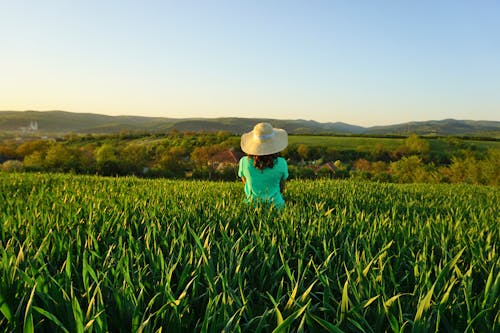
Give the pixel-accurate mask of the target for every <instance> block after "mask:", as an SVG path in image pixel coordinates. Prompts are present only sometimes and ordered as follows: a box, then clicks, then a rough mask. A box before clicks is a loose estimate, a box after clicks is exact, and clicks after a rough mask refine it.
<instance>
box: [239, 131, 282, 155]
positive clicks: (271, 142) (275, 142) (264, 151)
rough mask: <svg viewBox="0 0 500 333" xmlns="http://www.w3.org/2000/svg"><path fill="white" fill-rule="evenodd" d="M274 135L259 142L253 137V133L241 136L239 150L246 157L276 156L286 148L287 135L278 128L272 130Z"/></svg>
mask: <svg viewBox="0 0 500 333" xmlns="http://www.w3.org/2000/svg"><path fill="white" fill-rule="evenodd" d="M273 133H274V135H273V136H272V137H271V138H268V139H263V140H259V139H256V138H255V136H254V133H253V131H252V132H249V133H245V134H243V135H242V136H241V150H243V151H244V152H245V153H247V154H248V155H256V156H263V155H271V154H276V153H279V152H280V151H282V150H283V149H285V148H286V147H287V146H288V134H287V132H286V131H285V130H282V129H280V128H274V129H273Z"/></svg>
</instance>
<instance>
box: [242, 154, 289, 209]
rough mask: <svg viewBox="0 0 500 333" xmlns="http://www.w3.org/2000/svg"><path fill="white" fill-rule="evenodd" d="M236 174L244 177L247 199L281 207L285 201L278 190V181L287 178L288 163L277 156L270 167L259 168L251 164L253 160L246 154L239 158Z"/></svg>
mask: <svg viewBox="0 0 500 333" xmlns="http://www.w3.org/2000/svg"><path fill="white" fill-rule="evenodd" d="M238 176H239V177H244V178H245V180H246V182H245V194H246V196H247V201H264V202H268V203H274V205H275V206H276V207H283V206H284V205H285V201H284V200H283V196H282V195H281V192H280V181H281V180H282V179H283V180H285V179H287V178H288V165H287V163H286V160H285V159H284V158H282V157H278V158H277V159H276V161H275V162H274V166H273V167H272V168H264V170H259V169H257V168H256V167H254V165H253V160H252V159H251V158H249V157H248V156H245V157H242V158H241V159H240V168H239V170H238Z"/></svg>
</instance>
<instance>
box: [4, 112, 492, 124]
mask: <svg viewBox="0 0 500 333" xmlns="http://www.w3.org/2000/svg"><path fill="white" fill-rule="evenodd" d="M0 112H19V113H22V112H39V113H44V112H63V113H76V114H87V115H98V116H109V117H144V118H163V119H172V120H214V119H231V118H237V119H249V120H250V119H263V120H271V121H272V120H279V121H314V122H317V123H323V124H326V123H342V124H345V125H350V126H357V127H363V128H370V127H386V126H397V125H406V124H412V123H426V122H442V121H472V122H500V121H499V120H489V119H458V118H443V119H426V120H408V121H405V122H401V123H386V124H376V125H369V126H363V125H358V124H355V123H346V122H343V121H330V122H329V121H318V120H314V119H305V118H269V117H238V116H220V117H219V116H218V117H203V116H199V117H177V118H175V117H163V116H142V115H137V114H121V115H120V114H118V115H110V114H104V113H95V112H72V111H66V110H22V111H21V110H0Z"/></svg>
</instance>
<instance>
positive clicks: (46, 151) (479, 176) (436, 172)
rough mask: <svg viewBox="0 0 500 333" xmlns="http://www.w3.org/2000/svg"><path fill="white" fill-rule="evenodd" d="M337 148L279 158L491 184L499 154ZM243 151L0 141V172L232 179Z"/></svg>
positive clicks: (235, 140) (419, 144)
mask: <svg viewBox="0 0 500 333" xmlns="http://www.w3.org/2000/svg"><path fill="white" fill-rule="evenodd" d="M373 140H374V145H373V147H372V148H371V149H370V150H339V149H337V148H336V147H332V146H327V145H315V146H313V145H307V144H292V145H289V146H288V147H287V148H286V149H285V150H284V151H283V152H282V156H283V157H284V158H285V159H287V161H288V163H289V171H290V176H291V178H298V179H315V178H325V177H327V178H356V179H364V180H373V181H381V182H400V183H409V182H423V183H468V184H482V185H493V186H498V185H499V182H500V150H499V149H489V150H486V149H478V148H477V147H475V146H471V145H466V144H464V142H463V141H461V140H459V139H456V138H448V139H447V140H448V144H449V145H451V146H455V147H456V148H457V149H455V150H454V151H453V152H450V151H442V150H431V149H430V145H429V140H427V139H425V138H421V137H419V136H417V135H410V136H408V137H407V138H406V139H405V140H404V141H403V143H402V144H401V145H400V146H398V147H397V148H395V149H387V148H385V147H384V146H383V145H381V144H377V143H376V142H377V141H376V140H377V139H376V138H373ZM242 155H243V153H242V152H241V150H240V148H239V137H237V136H233V135H231V134H230V133H228V132H217V133H181V132H171V133H168V134H148V133H126V132H124V133H120V134H113V135H67V136H65V137H64V138H61V139H58V140H54V139H29V140H26V139H25V140H14V139H4V140H2V141H0V163H1V167H0V170H2V171H4V172H16V171H28V172H72V173H76V174H98V175H103V176H125V175H135V176H138V177H151V178H154V177H165V178H176V179H186V178H187V179H210V180H235V179H237V168H238V164H237V162H238V159H239V157H241V156H242Z"/></svg>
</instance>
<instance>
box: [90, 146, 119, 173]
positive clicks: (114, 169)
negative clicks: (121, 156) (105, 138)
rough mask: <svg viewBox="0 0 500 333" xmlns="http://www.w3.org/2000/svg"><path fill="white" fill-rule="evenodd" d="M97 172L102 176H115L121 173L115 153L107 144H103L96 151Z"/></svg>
mask: <svg viewBox="0 0 500 333" xmlns="http://www.w3.org/2000/svg"><path fill="white" fill-rule="evenodd" d="M95 155H96V162H97V171H98V172H99V174H101V175H104V176H115V175H119V174H120V173H121V170H120V162H119V160H118V157H117V151H116V149H115V147H113V146H112V145H111V144H109V143H105V144H103V145H102V146H101V147H99V148H98V149H97V151H96V154H95Z"/></svg>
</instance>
